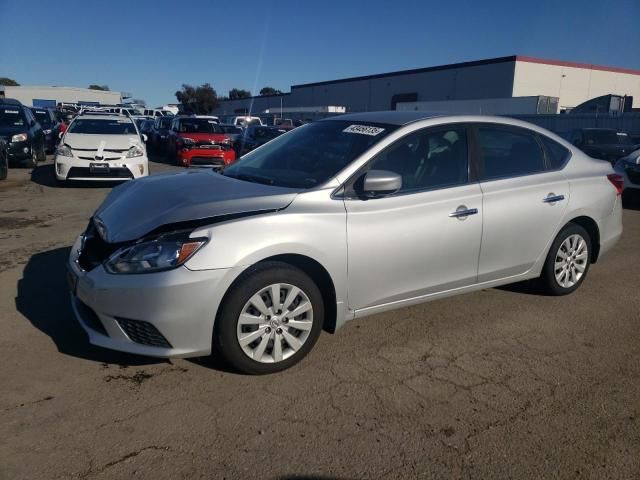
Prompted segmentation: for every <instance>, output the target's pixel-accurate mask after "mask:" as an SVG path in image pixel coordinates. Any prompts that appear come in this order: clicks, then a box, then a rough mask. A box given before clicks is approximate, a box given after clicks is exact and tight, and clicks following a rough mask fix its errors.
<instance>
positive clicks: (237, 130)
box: [220, 125, 242, 135]
mask: <svg viewBox="0 0 640 480" xmlns="http://www.w3.org/2000/svg"><path fill="white" fill-rule="evenodd" d="M220 128H221V129H222V131H223V132H224V133H231V134H236V135H239V134H241V133H242V129H241V128H240V127H234V126H229V125H221V126H220Z"/></svg>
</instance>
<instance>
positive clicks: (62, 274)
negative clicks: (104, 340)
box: [15, 247, 166, 365]
mask: <svg viewBox="0 0 640 480" xmlns="http://www.w3.org/2000/svg"><path fill="white" fill-rule="evenodd" d="M69 251H70V248H69V247H64V248H56V249H53V250H48V251H45V252H42V253H36V254H35V255H33V256H32V257H31V258H30V259H29V261H28V262H27V264H26V265H25V268H24V271H23V274H22V278H21V279H20V280H19V281H18V294H17V297H16V299H15V302H16V309H17V311H18V312H20V313H21V314H22V315H24V316H25V317H26V318H27V320H29V321H30V322H31V323H32V324H33V326H34V327H36V328H37V329H38V330H40V331H42V332H43V333H45V334H46V335H48V336H49V337H51V339H52V340H53V342H54V343H55V345H56V347H57V348H58V351H59V352H60V353H64V354H66V355H71V356H73V357H78V358H82V359H85V360H91V361H94V362H100V363H111V364H118V365H148V364H155V363H164V362H166V360H162V359H154V358H148V357H142V356H137V355H130V354H126V353H121V352H116V351H112V350H107V349H104V348H100V347H96V346H93V345H91V344H90V343H89V341H88V339H87V335H86V333H85V332H84V330H83V329H82V327H81V326H80V325H79V324H78V322H77V320H76V319H75V318H74V315H73V312H72V310H71V305H70V302H69V290H68V288H67V281H66V270H65V269H66V262H67V258H68V257H69Z"/></svg>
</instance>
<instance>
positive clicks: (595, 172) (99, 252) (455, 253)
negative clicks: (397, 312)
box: [68, 112, 622, 374]
mask: <svg viewBox="0 0 640 480" xmlns="http://www.w3.org/2000/svg"><path fill="white" fill-rule="evenodd" d="M621 189H622V179H621V178H620V176H619V175H616V174H615V173H614V172H613V170H612V168H611V165H610V164H609V163H607V162H604V161H600V160H595V159H592V158H590V157H588V156H586V155H585V154H583V153H582V152H580V151H579V150H578V149H576V148H575V147H573V146H572V145H571V144H569V143H567V142H566V141H564V140H563V139H562V138H560V137H558V136H557V135H554V134H552V133H550V132H548V131H546V130H544V129H542V128H539V127H536V126H534V125H531V124H528V123H525V122H520V121H516V120H511V119H507V118H498V117H485V116H431V115H427V114H424V113H419V112H379V113H363V114H352V115H345V116H340V117H334V118H332V119H327V120H323V121H319V122H315V123H312V124H309V125H305V126H303V127H300V128H297V129H295V130H293V131H291V132H289V133H287V134H285V135H282V136H281V137H279V138H276V139H274V140H272V141H271V142H269V143H267V144H265V145H263V146H261V147H260V148H258V149H256V150H254V151H253V152H251V153H249V154H247V155H246V156H244V157H243V158H242V159H240V160H239V161H238V162H236V163H235V164H233V165H232V166H230V167H228V168H226V169H225V171H224V172H223V173H222V174H221V175H220V174H217V173H214V172H207V171H197V172H192V171H189V172H184V173H178V174H171V175H158V176H151V177H147V178H143V179H139V180H135V181H133V182H130V183H127V184H124V185H121V186H118V187H116V188H114V189H113V191H112V192H111V193H110V194H109V195H108V197H107V198H106V200H105V201H104V203H103V204H102V205H101V206H100V208H99V209H98V210H97V211H96V212H95V214H94V215H93V217H92V218H91V220H90V222H89V225H88V227H87V229H86V231H85V232H84V233H83V234H82V235H80V236H79V237H78V239H77V241H76V243H75V245H74V247H73V248H72V251H71V255H70V259H69V263H68V266H69V282H70V288H71V301H72V305H73V309H74V312H75V314H76V316H77V318H78V320H79V321H80V323H81V324H82V325H83V327H84V328H85V330H86V331H87V332H88V335H89V339H90V341H91V343H93V344H95V345H100V346H103V347H107V348H111V349H115V350H121V351H126V352H132V353H137V354H142V355H151V356H157V357H176V356H177V357H188V356H201V355H208V354H210V353H211V352H212V351H215V352H216V353H217V354H219V355H220V356H222V357H223V358H224V359H225V360H226V361H227V362H228V363H230V364H231V365H232V366H233V367H235V368H236V369H238V370H240V371H243V372H248V373H256V374H259V373H270V372H274V371H278V370H282V369H285V368H287V367H290V366H292V365H294V364H295V363H296V362H298V361H299V360H301V359H302V358H303V357H304V356H305V355H306V354H307V353H308V352H309V351H310V350H311V348H312V347H313V345H314V343H315V342H316V340H317V338H318V336H319V334H320V331H321V330H322V329H323V328H324V329H327V330H329V331H336V330H338V329H339V328H340V327H341V326H342V325H344V323H345V322H346V321H348V320H351V319H353V318H358V317H363V316H366V315H370V314H374V313H380V312H384V311H388V310H392V309H396V308H401V307H406V306H408V305H413V304H417V303H421V302H426V301H429V300H433V299H436V298H442V297H446V296H451V295H457V294H462V293H466V292H471V291H474V290H479V289H484V288H490V287H496V286H499V285H504V284H508V283H513V282H520V281H523V280H530V279H536V281H537V282H538V283H539V284H540V286H541V287H543V288H544V289H546V291H547V292H549V293H550V294H553V295H565V294H568V293H571V292H573V291H574V290H575V289H577V288H578V287H579V286H580V285H581V283H582V282H583V281H584V279H585V277H586V275H587V272H588V271H589V266H590V265H591V264H592V263H595V262H596V261H598V260H599V259H600V258H601V257H602V255H604V254H605V253H606V252H607V250H609V249H610V248H611V247H612V246H613V245H614V244H615V243H616V241H617V240H618V238H619V237H620V235H621V233H622V210H621V200H620V194H621Z"/></svg>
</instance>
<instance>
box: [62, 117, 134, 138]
mask: <svg viewBox="0 0 640 480" xmlns="http://www.w3.org/2000/svg"><path fill="white" fill-rule="evenodd" d="M69 133H83V134H88V135H137V133H138V132H137V131H136V127H135V125H134V124H133V122H132V121H131V120H103V119H93V118H92V119H89V118H83V119H79V118H77V119H75V120H74V121H73V122H72V123H71V126H70V127H69Z"/></svg>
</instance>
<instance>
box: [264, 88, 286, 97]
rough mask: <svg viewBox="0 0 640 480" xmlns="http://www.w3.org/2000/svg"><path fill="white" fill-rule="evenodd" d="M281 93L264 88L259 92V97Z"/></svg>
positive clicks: (273, 89)
mask: <svg viewBox="0 0 640 480" xmlns="http://www.w3.org/2000/svg"><path fill="white" fill-rule="evenodd" d="M281 93H282V92H281V91H280V90H276V89H275V88H273V87H264V88H263V89H262V90H260V95H264V96H267V95H280V94H281Z"/></svg>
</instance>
